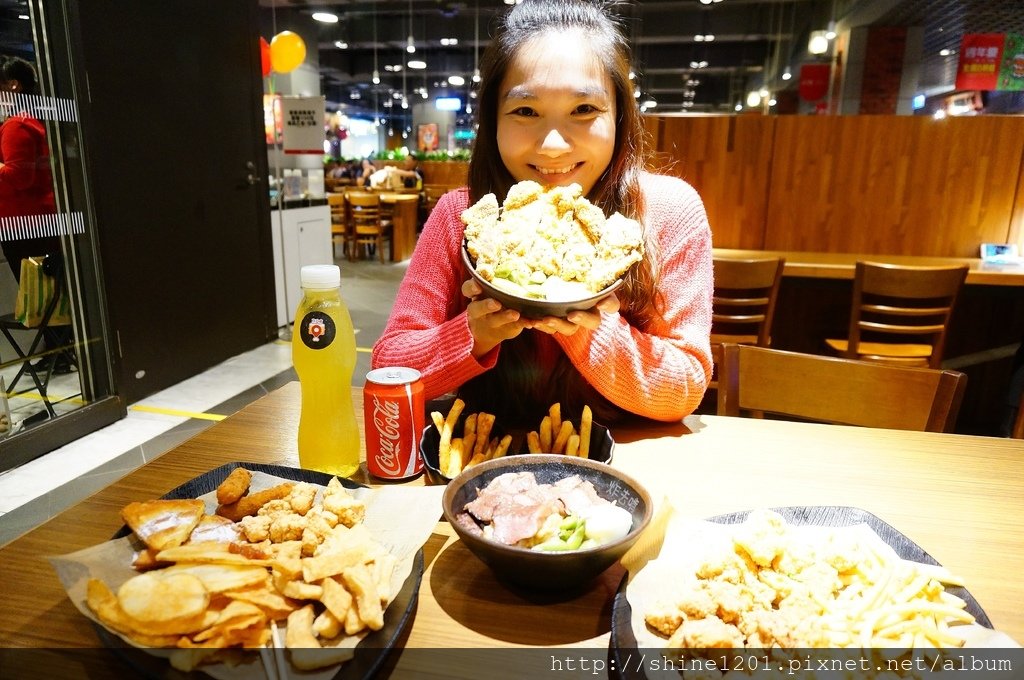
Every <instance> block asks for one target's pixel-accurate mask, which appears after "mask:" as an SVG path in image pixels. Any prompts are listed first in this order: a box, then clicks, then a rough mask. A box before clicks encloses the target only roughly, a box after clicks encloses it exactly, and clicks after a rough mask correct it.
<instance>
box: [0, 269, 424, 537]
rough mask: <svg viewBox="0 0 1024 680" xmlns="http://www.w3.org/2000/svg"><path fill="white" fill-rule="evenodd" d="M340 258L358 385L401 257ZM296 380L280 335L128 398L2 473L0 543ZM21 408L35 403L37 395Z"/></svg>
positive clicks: (56, 385)
mask: <svg viewBox="0 0 1024 680" xmlns="http://www.w3.org/2000/svg"><path fill="white" fill-rule="evenodd" d="M338 264H340V265H341V276H342V283H341V286H342V296H343V297H344V299H345V301H346V302H347V303H348V307H349V311H350V313H351V315H352V322H353V325H354V326H355V328H356V344H357V346H358V348H359V351H358V355H357V363H356V371H355V373H354V375H353V382H354V383H355V384H359V385H361V384H362V383H363V379H364V377H365V375H366V372H367V371H368V370H369V368H370V355H369V351H370V348H371V347H372V346H373V343H374V342H375V341H376V340H377V338H378V337H379V336H380V333H381V331H382V330H383V329H384V324H385V323H386V321H387V317H388V315H389V314H390V312H391V307H392V304H393V303H394V298H395V293H396V291H397V290H398V284H399V283H400V282H401V280H402V277H403V276H404V275H405V269H406V263H399V264H390V263H389V264H384V265H381V264H380V263H379V262H377V261H375V260H373V261H360V262H352V263H350V262H347V261H339V262H338ZM285 335H287V329H285ZM295 379H296V375H295V371H294V369H293V368H292V364H291V343H290V342H289V341H288V340H287V339H283V340H278V341H275V342H272V343H269V344H267V345H264V346H262V347H258V348H256V349H254V350H251V351H249V352H246V353H244V354H240V355H238V356H236V357H233V358H231V359H229V360H227V361H225V362H223V363H221V364H220V365H218V366H215V367H213V368H211V369H210V370H208V371H206V372H204V373H202V374H200V375H197V376H195V377H193V378H190V379H188V380H185V381H183V382H181V383H179V384H177V385H174V386H172V387H170V388H168V389H166V390H163V391H162V392H159V393H157V394H154V395H152V396H151V397H148V398H146V399H144V400H142V401H141V402H139V403H137V404H133V405H131V406H129V408H128V416H127V417H126V418H124V419H123V420H120V421H118V422H116V423H114V424H113V425H110V426H108V427H105V428H103V429H102V430H98V431H96V432H93V433H91V434H89V435H87V436H85V437H82V438H81V439H79V440H78V441H75V442H73V443H71V444H68V445H67V446H64V447H62V448H60V449H57V450H56V451H52V452H50V453H48V454H46V455H45V456H42V457H41V458H37V459H36V460H33V461H31V462H29V463H27V464H25V465H22V466H20V467H18V468H15V469H13V470H10V471H7V472H5V473H3V474H0V545H3V544H5V543H7V542H9V541H11V540H13V539H14V538H17V537H18V536H20V535H21V534H22V533H24V532H25V531H28V530H30V529H32V528H33V527H35V526H37V525H39V524H40V523H42V522H44V521H46V520H47V519H49V518H50V517H52V516H54V515H55V514H57V513H60V512H62V511H63V510H64V509H66V508H67V507H69V506H71V505H73V504H74V503H76V502H78V501H79V500H81V499H82V498H85V497H87V496H89V495H91V494H92V493H95V492H96V491H98V490H99V489H101V488H103V487H105V486H107V485H108V484H110V483H112V482H114V481H116V480H117V479H119V478H120V477H122V476H124V475H126V474H127V473H129V472H131V471H132V470H134V469H135V468H137V467H139V466H140V465H143V464H144V463H145V462H146V461H149V460H153V459H154V458H156V457H158V456H160V455H161V454H163V453H164V452H166V451H167V450H169V449H171V448H173V447H174V446H175V445H177V444H179V443H180V442H182V441H184V440H185V439H188V438H189V437H192V436H193V435H195V434H196V433H197V432H200V431H201V430H203V429H205V428H207V427H210V426H212V425H213V424H214V423H215V422H216V421H217V420H219V419H220V418H221V417H223V416H227V415H230V414H232V413H234V412H235V411H237V410H239V409H240V408H242V407H243V406H245V405H246V404H248V403H250V402H252V401H254V400H255V399H258V398H259V397H261V396H263V395H264V394H267V393H268V392H270V391H272V390H274V389H276V388H277V387H280V386H281V385H283V384H284V383H287V382H289V381H292V380H295ZM26 386H27V385H26ZM76 391H78V382H77V373H73V374H71V375H70V376H60V377H55V378H54V382H53V383H52V386H51V389H50V392H51V394H55V395H56V394H71V393H74V392H76ZM12 404H13V403H12ZM21 407H22V408H25V409H28V408H40V407H41V406H40V405H39V404H38V399H37V400H36V401H35V402H34V405H31V406H25V405H22V406H21ZM146 409H153V410H146ZM169 411H170V412H176V411H180V412H182V413H184V414H195V417H190V416H188V415H174V414H173V413H168V412H169ZM24 413H25V411H23V412H22V415H16V420H17V419H18V418H20V417H24Z"/></svg>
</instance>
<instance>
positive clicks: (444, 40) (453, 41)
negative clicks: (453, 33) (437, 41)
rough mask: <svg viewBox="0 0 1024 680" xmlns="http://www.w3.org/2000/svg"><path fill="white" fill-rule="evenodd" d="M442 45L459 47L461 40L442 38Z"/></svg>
mask: <svg viewBox="0 0 1024 680" xmlns="http://www.w3.org/2000/svg"><path fill="white" fill-rule="evenodd" d="M441 44H442V45H446V46H447V45H458V44H459V39H458V38H441Z"/></svg>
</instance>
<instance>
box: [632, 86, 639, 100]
mask: <svg viewBox="0 0 1024 680" xmlns="http://www.w3.org/2000/svg"><path fill="white" fill-rule="evenodd" d="M633 99H640V88H639V87H638V88H636V89H635V90H633Z"/></svg>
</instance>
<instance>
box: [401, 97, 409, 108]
mask: <svg viewBox="0 0 1024 680" xmlns="http://www.w3.org/2000/svg"><path fill="white" fill-rule="evenodd" d="M402 108H403V109H407V108H409V102H408V100H406V98H405V97H402Z"/></svg>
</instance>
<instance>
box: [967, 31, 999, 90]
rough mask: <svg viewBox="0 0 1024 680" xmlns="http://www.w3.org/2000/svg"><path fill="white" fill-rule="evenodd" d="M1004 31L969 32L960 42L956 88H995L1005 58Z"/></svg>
mask: <svg viewBox="0 0 1024 680" xmlns="http://www.w3.org/2000/svg"><path fill="white" fill-rule="evenodd" d="M1005 41H1006V35H1005V34H1004V33H968V34H967V35H965V36H964V39H963V42H961V43H960V60H959V63H958V64H957V69H956V89H958V90H995V89H997V87H996V82H997V80H998V76H999V64H1000V62H1002V59H1003V44H1004V43H1005Z"/></svg>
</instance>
